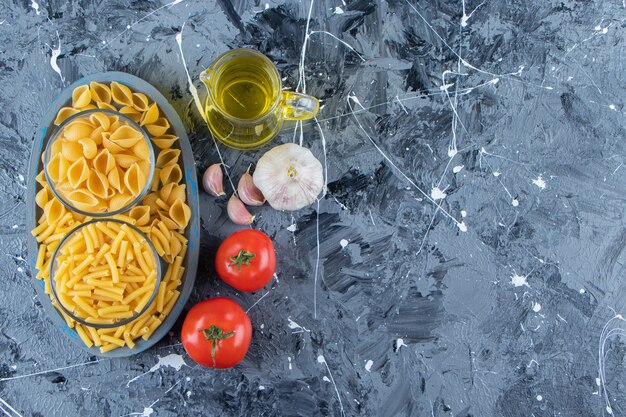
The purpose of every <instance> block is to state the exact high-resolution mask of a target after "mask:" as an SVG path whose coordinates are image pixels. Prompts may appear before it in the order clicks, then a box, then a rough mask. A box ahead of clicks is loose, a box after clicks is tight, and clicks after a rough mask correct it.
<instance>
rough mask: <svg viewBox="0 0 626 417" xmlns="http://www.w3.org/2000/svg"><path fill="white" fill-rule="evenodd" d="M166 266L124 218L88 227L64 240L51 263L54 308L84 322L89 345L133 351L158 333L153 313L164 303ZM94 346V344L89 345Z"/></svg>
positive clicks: (82, 333) (79, 329)
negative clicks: (137, 341)
mask: <svg viewBox="0 0 626 417" xmlns="http://www.w3.org/2000/svg"><path fill="white" fill-rule="evenodd" d="M160 284H161V264H160V259H159V256H158V254H157V251H156V249H155V247H154V246H153V245H152V242H151V241H150V239H149V238H148V237H147V236H146V235H145V234H144V233H143V232H141V230H139V229H138V228H137V227H135V226H134V225H132V224H130V223H128V222H125V221H122V220H119V219H113V218H111V219H94V220H90V221H88V222H85V223H83V224H81V225H79V226H78V227H76V228H75V229H73V230H72V231H71V232H70V233H68V234H67V236H65V237H64V238H63V240H61V242H60V243H59V245H58V246H57V248H56V250H55V251H54V254H53V255H52V260H51V263H50V287H51V290H52V294H53V297H54V298H53V304H56V307H58V310H59V311H60V312H61V314H62V315H66V316H67V317H66V318H68V317H69V318H70V319H71V320H74V321H76V322H77V323H80V324H81V326H76V329H77V333H78V335H79V336H80V337H81V339H83V338H84V341H88V340H90V341H92V342H93V341H95V339H94V338H98V342H99V343H102V344H105V343H109V344H112V345H113V346H115V345H118V346H124V345H126V346H133V345H134V342H133V340H134V339H136V338H139V337H142V336H145V335H147V334H149V333H150V332H151V331H154V329H156V327H158V325H155V326H154V329H152V328H151V324H150V323H151V322H152V321H151V320H144V316H146V317H145V318H148V319H150V318H151V314H144V313H149V312H148V309H149V308H151V307H152V305H153V304H154V303H158V302H159V301H160V302H161V303H163V300H159V299H158V292H159V291H158V289H159V286H160ZM87 344H89V343H87Z"/></svg>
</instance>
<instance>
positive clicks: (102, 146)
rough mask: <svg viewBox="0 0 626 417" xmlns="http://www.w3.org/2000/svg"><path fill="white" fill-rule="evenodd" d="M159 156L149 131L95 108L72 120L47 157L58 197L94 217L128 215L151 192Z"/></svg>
mask: <svg viewBox="0 0 626 417" xmlns="http://www.w3.org/2000/svg"><path fill="white" fill-rule="evenodd" d="M154 165H155V157H154V150H153V148H152V146H151V143H150V139H149V137H148V135H147V134H146V132H145V131H144V130H143V129H142V128H141V127H140V126H139V125H138V124H137V123H135V122H134V121H133V120H132V119H131V118H130V117H128V116H126V115H124V114H122V113H120V112H117V111H113V110H108V109H89V110H85V111H81V112H78V113H76V114H74V115H72V116H69V117H67V118H66V119H65V120H63V122H62V123H61V124H60V126H59V128H58V129H57V131H56V132H55V133H54V135H53V136H52V138H51V139H50V141H48V145H47V146H46V150H45V152H44V154H43V166H44V173H45V177H46V180H47V183H48V185H49V187H50V191H51V192H52V194H53V195H54V196H55V197H56V198H57V199H58V200H60V201H61V202H62V203H63V204H64V205H65V206H66V207H67V208H68V209H70V210H72V211H74V212H77V213H80V214H83V215H86V216H91V217H104V216H111V215H115V214H119V213H123V212H125V211H128V209H129V208H130V207H132V206H134V205H136V204H137V202H139V201H140V200H141V199H142V198H143V197H144V196H145V195H146V193H147V192H148V191H149V190H150V186H151V184H152V179H153V176H154V169H155V168H154Z"/></svg>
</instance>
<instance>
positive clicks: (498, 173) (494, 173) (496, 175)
mask: <svg viewBox="0 0 626 417" xmlns="http://www.w3.org/2000/svg"><path fill="white" fill-rule="evenodd" d="M500 175H502V174H501V173H500V172H498V171H494V172H493V176H494V177H499V176H500Z"/></svg>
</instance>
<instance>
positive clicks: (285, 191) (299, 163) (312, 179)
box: [253, 143, 324, 210]
mask: <svg viewBox="0 0 626 417" xmlns="http://www.w3.org/2000/svg"><path fill="white" fill-rule="evenodd" d="M253 179H254V185H256V186H257V187H258V188H259V190H261V192H262V193H263V195H264V196H265V198H266V199H267V202H268V203H269V204H270V205H271V206H272V207H273V208H275V209H276V210H299V209H301V208H303V207H306V206H308V205H310V204H311V203H313V202H314V201H315V199H316V198H317V196H318V194H319V193H320V192H321V191H322V188H323V187H324V172H323V169H322V164H321V163H320V161H318V160H317V158H315V156H313V154H312V153H311V151H310V150H309V149H307V148H304V147H302V146H299V145H296V144H295V143H286V144H284V145H279V146H276V147H275V148H272V149H270V150H269V151H267V152H266V153H265V154H264V155H263V156H262V157H261V159H259V162H257V166H256V169H255V170H254V176H253Z"/></svg>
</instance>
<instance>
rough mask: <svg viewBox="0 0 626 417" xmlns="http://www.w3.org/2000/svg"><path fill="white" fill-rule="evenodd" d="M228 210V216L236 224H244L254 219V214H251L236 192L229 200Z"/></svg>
mask: <svg viewBox="0 0 626 417" xmlns="http://www.w3.org/2000/svg"><path fill="white" fill-rule="evenodd" d="M226 211H227V212H228V218H229V219H230V220H232V222H233V223H235V224H239V225H242V226H244V225H248V224H250V223H252V222H253V221H254V216H253V215H252V214H250V212H249V211H248V209H247V208H246V206H245V205H244V204H243V203H242V202H241V200H240V199H239V198H237V196H236V195H235V194H233V195H232V196H231V197H230V199H229V200H228V204H227V205H226Z"/></svg>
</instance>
